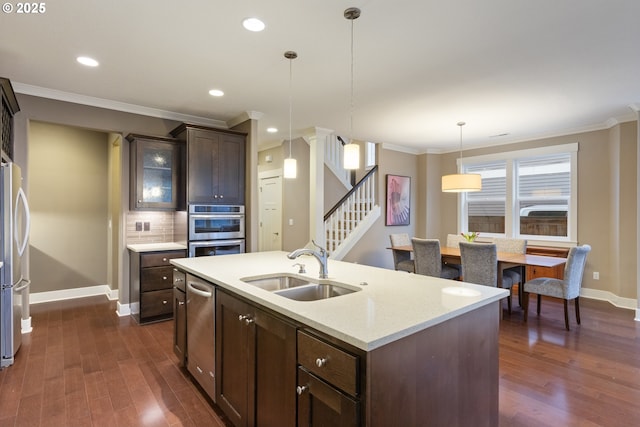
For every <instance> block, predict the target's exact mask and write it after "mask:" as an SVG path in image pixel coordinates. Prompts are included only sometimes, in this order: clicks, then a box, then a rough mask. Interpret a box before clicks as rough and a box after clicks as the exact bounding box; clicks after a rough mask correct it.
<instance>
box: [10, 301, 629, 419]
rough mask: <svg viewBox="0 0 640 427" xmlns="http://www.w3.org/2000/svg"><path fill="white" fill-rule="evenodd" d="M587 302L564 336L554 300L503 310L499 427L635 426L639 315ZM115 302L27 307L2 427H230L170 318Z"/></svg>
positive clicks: (50, 304)
mask: <svg viewBox="0 0 640 427" xmlns="http://www.w3.org/2000/svg"><path fill="white" fill-rule="evenodd" d="M514 302H515V301H514ZM531 304H532V308H533V307H535V306H534V304H535V302H532V303H531ZM514 306H517V303H514ZM580 308H581V318H582V325H581V326H577V325H576V324H575V318H572V324H571V327H572V330H571V331H569V332H567V331H566V330H565V329H564V317H563V311H562V310H563V308H562V304H561V303H559V302H556V301H553V300H550V299H549V300H548V299H545V300H543V303H542V314H541V316H540V317H538V316H537V315H536V314H535V309H534V310H533V312H530V313H529V322H528V324H527V325H525V324H523V322H522V310H521V309H519V308H514V312H513V314H512V315H511V316H509V315H507V314H506V312H505V316H504V318H503V319H502V321H501V324H500V426H501V427H507V426H536V427H542V426H554V427H555V426H606V427H615V426H632V425H640V404H638V402H640V322H634V321H633V312H632V311H631V310H624V309H619V308H615V307H613V306H612V305H610V304H608V303H606V302H602V301H594V300H586V299H584V300H582V301H581V307H580ZM115 309H116V306H115V302H113V301H107V300H106V298H104V297H91V298H84V299H78V300H71V301H61V302H56V303H47V304H38V305H33V306H32V307H31V314H32V323H33V327H34V330H33V332H32V333H31V334H28V335H24V342H23V346H22V348H21V349H20V351H19V352H18V355H17V358H16V363H15V364H14V365H13V366H11V367H9V368H6V369H4V370H2V371H0V427H4V426H29V427H35V426H43V427H44V426H54V427H62V426H65V427H66V426H218V427H223V426H225V419H224V416H223V415H221V414H220V413H216V411H214V410H213V409H212V407H211V406H210V405H209V403H208V402H207V401H206V400H205V399H204V398H203V397H202V395H201V393H200V391H199V390H198V389H197V388H196V386H194V385H193V383H192V382H191V381H190V379H189V376H188V374H187V373H186V371H184V370H182V369H180V368H178V367H177V359H176V358H175V356H174V355H173V351H172V322H161V323H155V324H150V325H145V326H138V325H137V324H136V323H135V322H134V321H133V320H132V319H131V318H130V317H124V318H118V317H117V316H116V314H115Z"/></svg>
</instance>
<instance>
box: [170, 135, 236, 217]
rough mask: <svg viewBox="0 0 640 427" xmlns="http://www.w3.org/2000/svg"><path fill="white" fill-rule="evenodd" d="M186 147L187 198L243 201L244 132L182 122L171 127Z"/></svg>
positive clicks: (201, 201)
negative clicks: (175, 126)
mask: <svg viewBox="0 0 640 427" xmlns="http://www.w3.org/2000/svg"><path fill="white" fill-rule="evenodd" d="M171 135H172V136H174V137H175V138H177V139H179V140H181V141H185V142H186V148H187V155H186V156H187V202H188V203H190V204H220V205H243V204H244V201H245V197H244V194H245V169H246V168H245V163H246V159H245V152H246V147H245V142H246V135H247V134H246V133H244V132H237V131H233V130H227V129H215V128H208V127H204V126H197V125H190V124H186V123H183V124H182V125H180V126H178V127H177V128H175V129H174V130H172V131H171Z"/></svg>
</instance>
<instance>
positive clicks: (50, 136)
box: [28, 121, 109, 292]
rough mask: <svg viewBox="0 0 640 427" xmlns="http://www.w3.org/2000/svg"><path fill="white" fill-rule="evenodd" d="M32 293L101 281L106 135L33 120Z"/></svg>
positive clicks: (105, 227)
mask: <svg viewBox="0 0 640 427" xmlns="http://www.w3.org/2000/svg"><path fill="white" fill-rule="evenodd" d="M29 132H30V134H29V136H30V139H29V145H30V147H29V148H30V150H29V159H28V160H29V172H28V175H29V181H30V189H29V190H30V191H29V204H30V208H31V218H32V221H31V235H30V239H29V242H30V247H29V256H30V276H31V292H44V291H53V290H60V289H70V288H79V287H85V286H92V285H103V284H106V283H107V282H108V279H107V275H108V272H107V262H106V260H107V258H108V256H109V255H108V240H107V239H108V232H109V230H108V222H107V221H108V216H109V211H108V197H107V196H108V173H107V169H108V162H107V160H108V142H109V141H108V135H107V134H105V133H104V132H95V131H89V130H84V129H78V128H71V127H68V126H60V125H53V124H48V123H42V122H36V121H32V122H31V126H30V128H29Z"/></svg>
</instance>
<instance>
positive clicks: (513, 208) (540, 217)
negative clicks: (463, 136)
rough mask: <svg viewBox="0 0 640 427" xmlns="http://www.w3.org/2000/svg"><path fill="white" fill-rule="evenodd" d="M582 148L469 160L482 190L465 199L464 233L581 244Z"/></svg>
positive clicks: (468, 167) (467, 165) (466, 166)
mask: <svg viewBox="0 0 640 427" xmlns="http://www.w3.org/2000/svg"><path fill="white" fill-rule="evenodd" d="M577 150H578V144H567V145H562V146H553V147H543V148H539V149H532V150H523V151H517V152H510V153H499V154H496V155H489V156H478V157H470V158H466V159H464V161H463V166H462V170H463V171H464V172H467V173H478V174H480V175H481V176H482V191H478V192H471V193H462V194H461V195H460V203H461V209H460V212H461V216H460V220H459V222H460V229H461V230H462V231H477V232H480V233H481V234H482V235H484V236H487V235H488V236H491V235H494V236H507V237H516V238H524V239H527V240H537V241H551V242H553V241H555V242H575V241H576V240H577V236H576V233H577V231H576V230H577V221H576V219H577V212H576V206H577V203H576V193H577V188H576V187H577V185H576V170H577V169H576V164H577Z"/></svg>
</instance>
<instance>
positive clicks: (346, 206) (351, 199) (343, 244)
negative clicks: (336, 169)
mask: <svg viewBox="0 0 640 427" xmlns="http://www.w3.org/2000/svg"><path fill="white" fill-rule="evenodd" d="M347 173H348V171H347ZM377 180H378V166H374V167H373V169H371V170H370V171H369V172H368V173H367V174H366V175H365V176H364V177H363V178H362V179H361V180H360V182H358V183H357V184H356V185H355V186H353V188H351V190H349V192H348V193H347V194H346V195H345V196H344V197H343V198H342V199H341V200H340V201H339V202H338V203H336V205H335V206H334V207H333V208H331V210H329V212H328V213H327V214H326V215H325V216H324V229H325V233H326V240H325V247H326V249H327V251H328V252H329V258H331V259H338V260H339V259H342V258H344V256H345V255H346V254H347V253H348V252H349V251H350V250H351V248H353V246H354V245H355V244H356V243H357V242H358V240H360V238H361V237H362V236H363V235H364V234H365V233H366V231H367V230H368V229H369V228H370V227H371V226H372V225H373V224H374V223H375V221H376V220H377V219H378V218H379V217H380V214H381V212H380V205H379V204H378V203H377Z"/></svg>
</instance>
